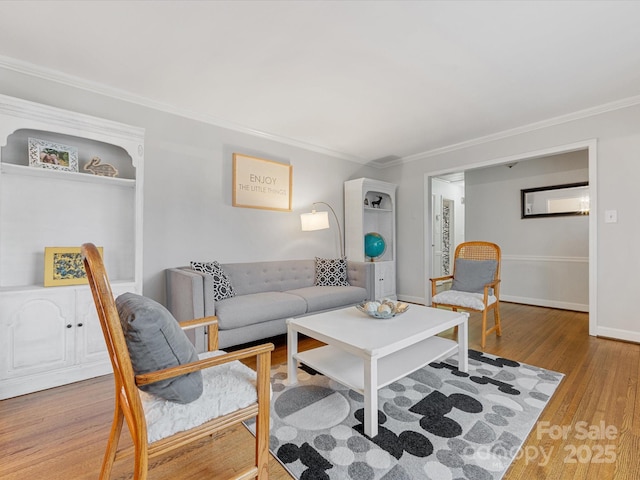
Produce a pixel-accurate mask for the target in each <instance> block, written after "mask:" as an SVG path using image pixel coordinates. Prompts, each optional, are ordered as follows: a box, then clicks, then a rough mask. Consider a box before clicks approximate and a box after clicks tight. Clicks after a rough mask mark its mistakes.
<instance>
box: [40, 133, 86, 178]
mask: <svg viewBox="0 0 640 480" xmlns="http://www.w3.org/2000/svg"><path fill="white" fill-rule="evenodd" d="M29 166H30V167H39V168H49V169H51V170H66V171H68V172H77V171H78V149H77V148H76V147H70V146H68V145H62V144H60V143H54V142H48V141H46V140H39V139H37V138H31V137H29Z"/></svg>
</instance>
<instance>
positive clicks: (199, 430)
mask: <svg viewBox="0 0 640 480" xmlns="http://www.w3.org/2000/svg"><path fill="white" fill-rule="evenodd" d="M82 256H83V259H84V265H85V269H86V272H87V278H88V280H89V285H90V287H91V292H92V294H93V299H94V301H95V305H96V309H97V311H98V318H99V320H100V325H101V327H102V331H103V333H104V338H105V342H106V344H107V349H108V352H109V357H110V359H111V363H112V366H113V374H114V381H115V392H116V395H115V397H116V398H115V410H114V417H113V423H112V426H111V433H110V434H109V441H108V444H107V450H106V452H105V455H104V460H103V463H102V469H101V471H100V479H101V480H107V479H108V478H109V476H110V474H111V469H112V467H113V464H114V462H115V460H117V459H120V458H125V457H128V456H131V455H133V457H134V473H133V478H134V479H136V480H144V479H146V478H147V471H148V468H149V459H150V458H152V457H155V456H157V455H162V454H164V453H166V452H168V451H170V450H173V449H175V448H178V447H182V446H183V445H186V444H187V443H189V442H192V441H196V440H199V439H201V438H204V437H207V436H210V435H213V434H214V433H216V432H218V431H220V430H223V429H225V428H227V427H230V426H233V425H237V424H238V423H240V422H243V421H245V420H248V419H250V418H253V417H256V435H255V439H256V441H255V461H254V465H252V466H250V467H246V468H244V469H243V470H242V471H240V472H239V473H238V474H237V475H236V476H234V477H232V478H233V479H234V480H240V479H250V478H258V479H268V478H269V470H268V462H269V408H270V405H269V403H270V394H271V390H270V377H269V371H270V367H271V351H272V350H273V348H274V346H273V344H270V343H269V344H264V345H260V346H256V347H251V348H245V349H242V350H238V351H236V352H232V353H226V354H224V355H220V356H216V357H213V358H207V359H203V360H198V361H196V362H192V363H188V364H185V365H179V366H177V367H171V368H167V369H164V370H160V371H157V372H152V373H146V374H144V375H135V374H134V372H133V366H132V365H131V359H130V357H129V351H128V349H127V345H126V342H125V337H124V334H123V331H122V327H121V324H120V318H119V316H118V311H117V308H116V304H115V300H114V297H113V293H112V291H111V286H110V284H109V279H108V277H107V273H106V271H105V269H104V265H103V263H102V258H101V257H100V254H99V252H98V250H97V248H96V247H95V245H93V244H91V243H85V244H84V245H83V246H82ZM180 326H181V327H182V328H183V329H192V328H196V327H202V326H204V327H205V328H207V329H208V333H209V335H208V337H209V340H208V349H209V350H210V351H211V350H216V349H217V346H218V345H217V344H218V324H217V318H216V317H206V318H203V319H196V320H190V321H186V322H180ZM250 357H257V369H256V370H257V379H256V380H257V385H256V388H257V397H258V398H257V402H256V403H254V404H252V405H249V406H248V407H245V408H242V409H240V410H236V411H235V412H232V413H229V414H227V415H224V416H221V417H218V418H215V419H213V420H211V421H209V422H206V423H204V424H202V425H200V426H199V427H196V428H193V429H191V430H187V431H184V432H179V433H176V434H174V435H172V436H170V437H167V438H164V439H161V440H158V441H156V442H153V443H149V442H148V441H147V424H146V420H145V416H144V411H143V409H142V401H141V399H140V391H139V389H138V386H140V385H146V384H148V383H153V382H157V381H160V380H164V379H167V378H172V377H176V376H179V375H183V374H186V373H189V372H194V371H197V370H202V369H205V368H209V367H213V366H216V365H221V364H224V363H228V362H232V361H234V360H241V359H244V358H250ZM123 420H126V421H127V426H128V428H129V432H130V434H131V438H132V440H133V445H132V446H131V447H128V448H124V449H121V450H118V442H119V439H120V434H121V432H122V426H123Z"/></svg>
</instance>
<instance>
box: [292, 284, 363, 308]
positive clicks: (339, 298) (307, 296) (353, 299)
mask: <svg viewBox="0 0 640 480" xmlns="http://www.w3.org/2000/svg"><path fill="white" fill-rule="evenodd" d="M287 293H290V294H292V295H297V296H299V297H302V298H303V299H304V300H305V302H307V313H310V312H319V311H321V310H327V309H330V308H336V307H346V306H349V305H355V304H356V303H360V302H362V301H364V300H366V299H367V290H366V289H364V288H361V287H306V288H298V289H296V290H289V291H288V292H287Z"/></svg>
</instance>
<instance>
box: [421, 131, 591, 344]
mask: <svg viewBox="0 0 640 480" xmlns="http://www.w3.org/2000/svg"><path fill="white" fill-rule="evenodd" d="M596 146H597V141H596V140H587V141H584V142H578V143H575V144H570V145H564V146H558V147H553V148H549V149H546V150H540V151H536V152H529V153H526V154H522V155H516V156H511V157H504V158H497V159H494V160H490V161H485V162H481V163H476V164H468V165H462V166H458V167H457V168H455V169H449V170H441V171H434V172H431V173H427V174H425V184H424V186H425V201H426V202H429V203H431V204H430V205H426V207H427V208H425V211H426V212H427V213H428V214H429V217H430V218H427V219H425V223H424V225H425V238H429V239H432V242H430V245H431V248H430V251H429V252H425V253H426V255H425V257H424V258H425V262H426V265H425V267H424V268H425V272H434V273H435V272H439V271H440V270H441V268H440V267H438V264H439V263H441V261H442V256H443V255H442V254H441V253H440V258H437V257H438V256H437V255H435V254H434V252H435V250H436V248H435V247H436V242H435V241H433V240H436V239H437V236H436V235H435V233H436V232H435V229H436V225H435V215H436V214H437V213H438V209H437V208H435V207H436V206H437V197H438V194H437V192H438V191H437V189H438V187H439V186H440V185H441V184H440V183H436V181H437V182H440V181H441V180H440V179H441V178H442V177H443V176H447V175H451V174H453V172H460V171H469V170H475V169H482V168H484V167H496V166H503V165H504V166H506V167H509V168H511V166H513V165H516V164H517V163H518V162H527V161H528V160H535V159H541V158H543V157H550V156H554V155H559V154H568V153H572V152H579V151H582V152H584V153H585V155H586V157H588V158H587V163H588V172H587V173H586V174H587V175H588V179H589V186H590V214H589V218H588V219H587V222H588V227H587V229H588V235H587V236H588V246H586V247H585V248H586V250H587V251H588V253H585V256H584V258H585V260H584V264H585V276H588V286H585V290H588V293H587V298H588V299H587V300H586V307H587V308H588V311H589V312H590V314H589V334H590V335H596V334H597V325H598V324H597V262H596V260H595V252H596V240H597V238H596V233H597V197H596V193H597V186H596V182H597V178H596V170H597V169H596V167H597V152H596ZM527 165H528V164H527ZM461 200H463V201H464V191H463V194H462V198H461ZM516 201H517V200H516ZM511 203H512V202H511V201H510V204H511ZM454 208H455V204H454ZM517 208H519V206H518V207H517ZM455 215H456V216H457V211H456V213H455ZM509 216H511V214H509ZM525 221H526V220H525ZM455 222H456V224H457V222H458V220H455ZM463 225H464V222H463ZM470 228H471V225H470ZM440 230H441V231H442V227H441V226H440ZM474 231H475V230H474ZM460 233H462V234H463V235H464V226H463V228H462V232H457V233H456V234H455V235H456V237H458V235H459V234H460ZM462 238H464V236H462ZM503 253H504V252H503ZM572 255H573V254H571V255H570V256H567V257H565V259H566V260H569V261H574V262H575V261H576V258H574V257H573V256H572ZM513 256H514V257H515V255H513ZM507 257H509V255H507ZM503 260H508V261H511V260H516V259H515V258H514V259H511V258H504V256H503ZM525 260H527V259H525ZM533 260H536V259H535V258H534V259H533ZM548 260H549V261H550V262H551V261H554V259H548ZM562 261H564V259H563V260H562ZM578 261H581V260H579V259H578ZM433 276H435V275H433ZM426 277H427V278H429V275H428V274H427V275H426ZM583 291H584V290H583ZM541 298H542V297H541ZM429 299H430V285H429V282H428V281H427V282H426V283H425V300H426V303H427V304H428V303H429ZM513 301H516V300H513ZM521 303H526V302H521ZM560 308H562V307H560Z"/></svg>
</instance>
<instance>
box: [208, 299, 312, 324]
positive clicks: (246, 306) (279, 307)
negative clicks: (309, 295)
mask: <svg viewBox="0 0 640 480" xmlns="http://www.w3.org/2000/svg"><path fill="white" fill-rule="evenodd" d="M306 311H307V302H305V301H304V299H303V298H301V297H300V296H297V295H291V294H289V293H285V292H260V293H250V294H248V295H238V296H236V297H232V298H226V299H224V300H220V301H219V302H216V316H217V317H218V326H219V328H220V330H226V329H230V328H238V327H244V326H246V325H253V324H255V323H261V322H266V321H268V320H275V319H279V318H288V317H295V316H298V315H303V314H304V313H306Z"/></svg>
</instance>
